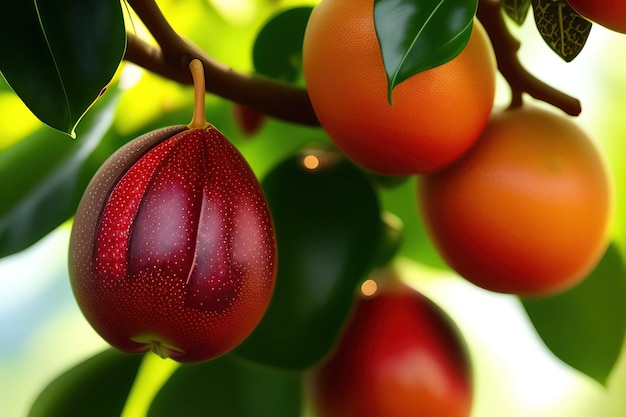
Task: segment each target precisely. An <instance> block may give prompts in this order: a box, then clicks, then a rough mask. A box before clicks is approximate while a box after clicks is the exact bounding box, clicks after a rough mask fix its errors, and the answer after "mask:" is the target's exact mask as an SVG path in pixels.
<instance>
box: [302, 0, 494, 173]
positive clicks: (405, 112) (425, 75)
mask: <svg viewBox="0 0 626 417" xmlns="http://www.w3.org/2000/svg"><path fill="white" fill-rule="evenodd" d="M373 7H374V2H373V0H365V1H364V0H323V1H322V2H321V3H319V4H318V5H317V6H316V7H315V8H314V9H313V12H312V14H311V17H310V19H309V21H308V24H307V27H306V32H305V37H304V44H303V68H304V75H305V80H306V85H307V90H308V92H309V96H310V98H311V103H312V104H313V108H314V110H315V113H316V115H317V117H318V119H319V121H320V123H321V125H322V127H323V128H324V129H325V130H326V132H327V133H328V135H329V136H330V138H331V139H332V140H333V142H334V143H335V144H336V145H337V146H338V147H339V148H340V149H341V150H342V151H343V152H345V153H346V154H347V155H348V156H349V157H350V158H351V159H353V160H354V161H355V162H356V163H358V164H360V165H361V166H363V167H365V168H367V169H369V170H371V171H374V172H378V173H380V174H387V175H411V174H419V173H426V172H432V171H434V170H436V169H439V168H441V167H443V166H445V165H447V164H449V163H450V162H452V161H454V160H455V159H457V158H458V157H459V156H461V155H462V154H463V153H465V152H466V151H467V150H468V149H469V148H470V147H471V146H472V145H473V144H474V142H475V141H476V139H478V137H479V136H480V133H481V132H482V130H483V128H484V127H485V124H486V123H487V120H488V118H489V114H490V112H491V109H492V106H493V100H494V93H495V80H496V60H495V56H494V53H493V49H492V46H491V43H490V41H489V38H488V36H487V34H486V32H485V30H484V29H483V27H482V25H481V24H480V22H478V20H476V19H475V20H474V29H473V31H472V35H471V38H470V40H469V43H468V45H467V46H466V48H465V49H464V50H463V51H462V52H461V53H460V54H459V55H458V56H457V57H455V58H454V59H453V60H451V61H449V62H447V63H445V64H443V65H441V66H438V67H436V68H432V69H430V70H427V71H423V72H420V73H418V74H416V75H414V76H413V77H411V78H409V79H408V80H405V81H404V82H402V83H400V84H398V86H396V87H395V88H394V90H393V93H392V102H393V105H390V104H389V102H388V100H387V77H386V74H385V68H384V65H383V60H382V55H381V52H380V48H379V45H378V40H377V37H376V32H375V29H374V20H373V16H374V12H373Z"/></svg>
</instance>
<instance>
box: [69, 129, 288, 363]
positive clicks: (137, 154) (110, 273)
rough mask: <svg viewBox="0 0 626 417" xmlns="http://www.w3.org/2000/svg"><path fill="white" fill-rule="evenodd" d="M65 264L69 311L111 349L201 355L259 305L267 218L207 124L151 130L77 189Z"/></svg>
mask: <svg viewBox="0 0 626 417" xmlns="http://www.w3.org/2000/svg"><path fill="white" fill-rule="evenodd" d="M69 271H70V281H71V285H72V289H73V291H74V295H75V298H76V300H77V302H78V305H79V307H80V308H81V310H82V312H83V313H84V315H85V316H86V318H87V320H88V321H89V322H90V324H91V325H92V326H93V328H94V329H95V330H96V331H97V332H98V333H99V334H100V335H101V336H102V337H103V338H104V339H105V340H106V341H108V342H109V343H110V344H111V345H113V346H114V347H116V348H118V349H120V350H122V351H125V352H143V351H146V350H148V349H152V350H154V351H155V352H157V353H159V354H160V355H162V356H169V357H171V358H172V359H175V360H177V361H180V362H198V361H203V360H207V359H211V358H213V357H216V356H219V355H221V354H223V353H225V352H227V351H229V350H231V349H233V348H234V347H235V346H236V345H238V344H239V343H240V342H241V341H243V339H244V338H245V337H246V336H247V335H248V334H249V333H250V332H252V330H253V329H254V327H255V326H256V325H257V324H258V322H259V321H260V319H261V317H262V316H263V314H264V312H265V310H266V309H267V306H268V305H269V301H270V298H271V295H272V292H273V288H274V281H275V276H276V246H275V237H274V231H273V225H272V220H271V216H270V213H269V210H268V208H267V205H266V203H265V199H264V196H263V193H262V190H261V188H260V186H259V184H258V181H257V180H256V177H255V176H254V174H253V173H252V171H251V169H250V168H249V166H248V165H247V163H246V161H245V160H244V159H243V157H242V156H241V154H239V152H238V151H237V150H236V148H235V147H234V146H233V145H232V144H230V142H229V141H228V139H226V138H225V137H224V136H223V135H222V134H221V133H220V132H219V131H218V130H216V129H215V128H214V127H212V126H211V127H208V128H206V129H195V130H188V129H187V127H186V126H173V127H168V128H164V129H159V130H156V131H153V132H150V133H148V134H146V135H144V136H141V137H139V138H137V139H135V140H134V141H131V142H129V143H128V144H127V145H126V146H124V147H122V148H121V149H120V150H118V151H117V152H116V153H114V154H113V155H112V156H111V157H110V158H109V159H108V160H107V161H106V162H105V163H104V164H103V166H102V167H101V168H100V170H99V171H98V172H97V173H96V175H95V176H94V178H93V179H92V181H91V182H90V184H89V185H88V187H87V190H86V191H85V194H84V195H83V198H82V200H81V202H80V205H79V207H78V210H77V213H76V217H75V220H74V226H73V229H72V234H71V239H70V258H69Z"/></svg>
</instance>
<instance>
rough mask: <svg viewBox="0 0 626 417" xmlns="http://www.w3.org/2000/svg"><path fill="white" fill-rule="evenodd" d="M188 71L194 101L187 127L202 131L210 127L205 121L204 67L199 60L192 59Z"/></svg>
mask: <svg viewBox="0 0 626 417" xmlns="http://www.w3.org/2000/svg"><path fill="white" fill-rule="evenodd" d="M189 71H191V77H192V78H193V89H194V93H195V101H194V104H193V117H192V119H191V123H189V124H188V125H187V127H189V129H192V130H193V129H204V128H206V127H209V126H211V124H210V123H208V122H207V121H206V115H205V106H204V95H205V88H206V87H205V82H204V66H203V65H202V61H200V60H199V59H197V58H196V59H192V60H191V62H190V63H189Z"/></svg>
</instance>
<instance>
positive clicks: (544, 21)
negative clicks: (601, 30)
mask: <svg viewBox="0 0 626 417" xmlns="http://www.w3.org/2000/svg"><path fill="white" fill-rule="evenodd" d="M532 4H533V12H534V15H535V24H536V25H537V30H538V31H539V33H540V34H541V37H542V38H543V40H544V41H545V42H546V43H547V44H548V46H549V47H550V48H551V49H552V50H553V51H554V52H555V53H556V54H557V55H558V56H560V57H561V58H562V59H563V60H565V61H566V62H570V61H572V60H573V59H574V58H576V57H577V56H578V54H579V53H580V51H582V50H583V47H584V46H585V43H586V42H587V38H588V37H589V32H590V31H591V27H592V23H591V22H590V21H589V20H587V19H585V18H584V17H582V16H581V15H579V14H578V13H577V12H576V11H575V10H574V9H573V8H572V6H570V5H569V3H567V1H566V0H532Z"/></svg>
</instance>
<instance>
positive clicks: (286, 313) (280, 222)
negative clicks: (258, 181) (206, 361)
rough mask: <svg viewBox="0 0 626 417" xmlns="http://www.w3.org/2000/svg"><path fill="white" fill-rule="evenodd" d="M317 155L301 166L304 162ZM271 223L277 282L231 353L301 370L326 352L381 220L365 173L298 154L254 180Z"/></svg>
mask: <svg viewBox="0 0 626 417" xmlns="http://www.w3.org/2000/svg"><path fill="white" fill-rule="evenodd" d="M313 155H315V157H317V158H318V161H319V164H320V165H319V166H318V167H317V168H306V167H305V165H304V161H305V159H304V158H305V157H306V156H310V157H312V156H313ZM262 186H263V189H264V191H265V194H266V197H267V201H268V204H269V207H270V210H271V211H272V217H273V218H274V223H275V230H276V236H277V245H278V258H279V262H278V277H277V281H276V289H275V292H274V296H273V298H272V301H271V303H270V306H269V309H268V311H267V313H266V314H265V316H264V317H263V320H262V321H261V323H260V324H259V326H258V327H257V328H256V330H255V331H254V332H253V333H252V335H251V336H250V337H249V338H248V339H247V340H246V341H244V342H243V344H242V345H241V346H239V347H238V348H237V349H236V353H237V354H239V355H241V356H244V357H245V358H247V359H250V360H253V361H256V362H260V363H263V364H266V365H271V366H277V367H285V368H297V369H302V368H305V367H308V366H310V365H312V364H314V363H316V362H317V361H319V360H320V359H321V358H322V357H323V356H325V355H326V354H327V352H328V351H329V350H330V348H331V347H332V346H333V344H334V343H335V340H336V338H337V335H338V334H339V331H340V329H341V327H342V326H343V324H344V322H345V319H346V317H347V315H348V313H349V311H350V308H351V306H352V301H353V298H354V291H355V287H356V285H357V284H358V283H359V282H360V281H361V280H362V279H364V278H365V276H366V275H367V273H368V272H369V270H370V269H371V267H372V266H373V265H372V264H373V263H374V262H375V257H376V255H377V252H378V247H379V242H380V233H381V220H380V207H379V204H378V198H377V195H376V192H375V190H374V188H373V186H372V184H371V182H370V181H369V179H368V178H367V176H366V175H365V174H364V173H363V172H362V171H361V170H360V169H358V168H356V167H355V166H354V165H353V164H351V163H350V162H348V161H347V160H346V159H345V158H343V157H342V156H341V155H340V154H339V153H336V152H334V151H326V150H319V149H312V150H304V152H303V153H300V154H298V155H295V156H293V157H291V158H289V159H287V160H285V161H283V162H282V163H281V164H279V165H278V166H276V167H275V168H274V169H273V170H272V171H271V172H270V173H269V174H268V175H267V176H266V177H265V179H264V180H263V181H262Z"/></svg>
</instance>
